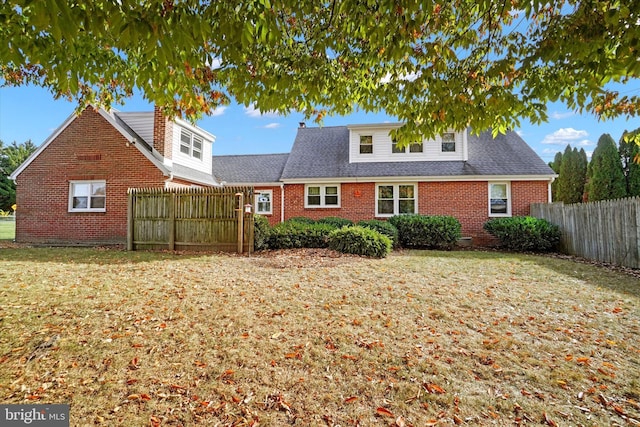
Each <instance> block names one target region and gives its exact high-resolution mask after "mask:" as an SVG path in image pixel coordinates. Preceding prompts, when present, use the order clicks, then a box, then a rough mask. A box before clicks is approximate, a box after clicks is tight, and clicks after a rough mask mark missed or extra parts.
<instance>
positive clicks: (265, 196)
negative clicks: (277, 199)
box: [254, 190, 273, 215]
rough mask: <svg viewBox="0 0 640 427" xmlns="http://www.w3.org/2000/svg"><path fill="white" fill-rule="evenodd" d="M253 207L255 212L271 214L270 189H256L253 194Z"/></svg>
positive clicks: (271, 192) (271, 193)
mask: <svg viewBox="0 0 640 427" xmlns="http://www.w3.org/2000/svg"><path fill="white" fill-rule="evenodd" d="M254 197H255V207H256V213H257V214H261V215H271V213H272V212H273V211H272V205H271V201H272V198H273V191H272V190H261V191H257V192H256V194H255V196H254Z"/></svg>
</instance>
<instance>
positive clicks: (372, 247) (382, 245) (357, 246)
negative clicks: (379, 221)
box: [329, 226, 391, 258]
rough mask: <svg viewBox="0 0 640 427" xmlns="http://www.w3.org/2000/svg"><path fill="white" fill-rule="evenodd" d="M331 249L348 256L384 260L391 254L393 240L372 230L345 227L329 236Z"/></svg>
mask: <svg viewBox="0 0 640 427" xmlns="http://www.w3.org/2000/svg"><path fill="white" fill-rule="evenodd" d="M329 248H330V249H333V250H335V251H338V252H343V253H348V254H356V255H364V256H368V257H375V258H384V257H386V256H387V255H388V254H389V252H391V239H389V238H388V237H387V236H385V235H384V234H382V233H379V232H377V231H375V230H373V229H371V228H366V227H360V226H350V227H343V228H338V229H335V230H333V231H332V232H331V233H330V234H329Z"/></svg>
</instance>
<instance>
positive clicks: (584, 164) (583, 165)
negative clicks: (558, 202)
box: [578, 148, 589, 202]
mask: <svg viewBox="0 0 640 427" xmlns="http://www.w3.org/2000/svg"><path fill="white" fill-rule="evenodd" d="M578 155H579V156H580V163H579V173H580V176H582V185H581V188H580V201H581V202H583V201H584V200H585V198H586V195H585V192H586V190H587V168H588V166H589V159H588V158H587V152H586V151H584V148H581V149H580V151H579V152H578Z"/></svg>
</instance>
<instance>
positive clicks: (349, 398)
mask: <svg viewBox="0 0 640 427" xmlns="http://www.w3.org/2000/svg"><path fill="white" fill-rule="evenodd" d="M356 400H358V397H357V396H351V397H347V398H346V399H345V400H344V403H352V402H355V401H356Z"/></svg>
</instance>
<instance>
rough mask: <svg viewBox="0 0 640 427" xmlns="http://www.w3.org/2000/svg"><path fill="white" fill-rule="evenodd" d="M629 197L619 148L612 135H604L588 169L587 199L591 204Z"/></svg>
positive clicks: (599, 140)
mask: <svg viewBox="0 0 640 427" xmlns="http://www.w3.org/2000/svg"><path fill="white" fill-rule="evenodd" d="M626 195H627V189H626V185H625V180H624V173H623V172H622V162H621V161H620V155H619V153H618V147H616V143H615V141H614V140H613V138H611V135H609V134H604V135H602V136H601V137H600V139H598V145H597V146H596V149H595V150H594V151H593V155H592V156H591V163H589V168H588V190H587V198H588V200H589V201H590V202H595V201H598V200H608V199H618V198H621V197H625V196H626Z"/></svg>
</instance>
